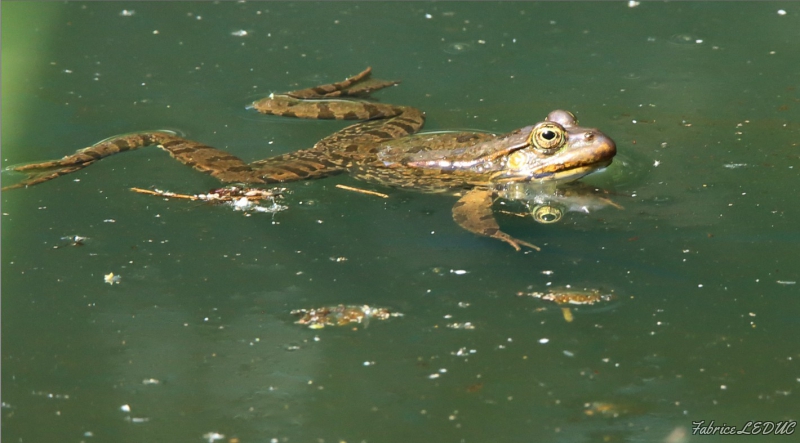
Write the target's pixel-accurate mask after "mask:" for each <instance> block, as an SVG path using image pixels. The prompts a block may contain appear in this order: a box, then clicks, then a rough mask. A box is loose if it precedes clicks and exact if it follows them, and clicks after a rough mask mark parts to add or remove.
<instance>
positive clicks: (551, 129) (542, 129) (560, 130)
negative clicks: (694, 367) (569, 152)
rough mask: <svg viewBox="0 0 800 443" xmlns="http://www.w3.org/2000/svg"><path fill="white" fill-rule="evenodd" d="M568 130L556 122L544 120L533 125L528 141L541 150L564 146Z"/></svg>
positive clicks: (551, 149) (547, 150)
mask: <svg viewBox="0 0 800 443" xmlns="http://www.w3.org/2000/svg"><path fill="white" fill-rule="evenodd" d="M566 140H567V132H566V131H565V130H564V127H563V126H561V125H559V124H558V123H556V122H542V123H539V124H538V125H536V126H534V127H533V131H531V135H530V138H529V139H528V142H529V143H530V144H531V145H532V146H533V147H534V148H536V149H538V150H540V151H546V152H549V151H553V150H555V149H558V148H560V147H562V146H564V142H566Z"/></svg>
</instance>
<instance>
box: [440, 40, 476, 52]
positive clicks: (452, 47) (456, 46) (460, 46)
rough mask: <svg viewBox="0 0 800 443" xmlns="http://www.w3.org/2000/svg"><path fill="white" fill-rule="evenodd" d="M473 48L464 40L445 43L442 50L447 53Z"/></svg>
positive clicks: (466, 50)
mask: <svg viewBox="0 0 800 443" xmlns="http://www.w3.org/2000/svg"><path fill="white" fill-rule="evenodd" d="M473 49H475V48H474V47H473V45H472V44H470V43H465V42H453V43H446V44H445V45H444V46H443V47H442V50H443V51H444V52H446V53H448V54H463V53H465V52H469V51H472V50H473Z"/></svg>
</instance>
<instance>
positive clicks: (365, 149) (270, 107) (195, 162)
mask: <svg viewBox="0 0 800 443" xmlns="http://www.w3.org/2000/svg"><path fill="white" fill-rule="evenodd" d="M370 74H371V69H370V68H367V69H366V70H364V71H363V72H361V73H359V74H357V75H355V76H353V77H350V78H348V79H346V80H344V81H342V82H338V83H332V84H328V85H321V86H317V87H313V88H308V89H301V90H298V91H292V92H287V93H285V94H275V95H271V96H270V97H267V98H265V99H262V100H259V101H257V102H255V103H254V104H253V105H254V107H255V109H256V110H258V111H259V112H261V113H264V114H274V115H283V116H289V117H296V118H313V119H337V120H367V121H366V122H363V123H358V124H355V125H351V126H348V127H347V128H345V129H343V130H342V131H340V132H337V133H336V134H333V135H331V136H329V137H326V138H324V139H322V140H320V141H319V142H318V143H317V144H316V145H315V146H314V148H312V149H306V150H301V151H297V152H293V153H290V154H283V155H279V156H276V157H273V158H269V159H264V160H259V161H255V162H252V163H250V164H247V163H245V162H244V161H242V160H241V159H239V158H238V157H236V156H234V155H232V154H230V153H228V152H225V151H222V150H219V149H216V148H213V147H210V146H206V145H204V144H202V143H198V142H195V141H191V140H186V139H183V138H181V137H177V136H174V135H172V134H169V133H164V132H150V133H141V134H128V135H123V136H119V137H114V138H111V139H108V140H105V141H103V142H100V143H98V144H96V145H94V146H90V147H88V148H85V149H81V150H80V151H78V152H76V153H75V154H73V155H69V156H66V157H64V158H62V159H60V160H53V161H47V162H41V163H34V164H30V165H24V166H19V167H16V168H13V169H14V170H16V171H19V172H25V173H27V174H28V178H26V179H25V180H23V181H21V182H19V183H16V184H14V185H11V186H7V187H5V188H3V190H7V189H14V188H21V187H27V186H33V185H36V184H39V183H43V182H45V181H49V180H52V179H54V178H57V177H60V176H62V175H65V174H69V173H71V172H75V171H78V170H80V169H83V168H84V167H86V166H89V165H90V164H92V163H94V162H95V161H97V160H99V159H101V158H103V157H107V156H109V155H113V154H117V153H120V152H124V151H129V150H133V149H138V148H142V147H145V146H152V145H158V146H159V147H160V148H162V149H164V150H166V151H167V152H169V154H170V155H171V156H172V157H173V158H175V159H176V160H178V161H180V162H181V163H183V164H186V165H189V166H192V167H193V168H195V169H197V170H199V171H202V172H205V173H208V174H210V175H212V176H213V177H215V178H217V179H219V180H220V181H222V182H227V183H233V182H237V183H238V182H240V183H275V182H285V181H293V180H302V179H308V178H318V177H323V176H326V175H331V174H336V173H339V172H342V171H344V170H345V168H346V167H347V166H348V165H350V164H352V163H353V162H354V161H358V160H360V159H362V158H363V157H364V156H365V155H367V154H369V153H372V152H374V147H375V145H376V144H377V143H379V142H381V141H384V140H388V139H392V138H399V137H404V136H406V135H409V134H411V133H413V132H416V131H418V130H419V129H420V128H421V127H422V125H423V123H424V121H425V118H424V115H423V114H422V112H421V111H419V110H417V109H414V108H411V107H407V106H395V105H387V104H380V103H368V102H364V101H356V100H352V99H351V100H346V99H336V98H337V97H352V96H365V95H368V94H369V93H370V92H373V91H376V90H379V89H382V88H385V87H388V86H392V85H395V84H397V83H398V82H395V81H383V80H374V79H370V78H369V76H370ZM332 98H333V99H332ZM343 145H346V146H348V148H350V149H347V150H344V149H342V146H343Z"/></svg>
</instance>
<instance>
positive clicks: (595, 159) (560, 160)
mask: <svg viewBox="0 0 800 443" xmlns="http://www.w3.org/2000/svg"><path fill="white" fill-rule="evenodd" d="M616 153H617V147H616V145H615V144H614V141H613V140H611V139H610V138H608V137H605V136H603V135H600V134H595V138H594V139H593V141H592V143H591V144H584V145H582V146H581V145H580V144H579V143H575V145H573V146H571V147H568V148H567V149H564V150H562V151H560V152H557V153H555V154H553V155H552V156H550V157H545V158H541V157H539V158H536V159H534V160H532V161H531V162H530V163H527V164H524V165H522V166H521V167H518V168H513V169H512V168H509V169H506V170H504V171H502V172H500V173H498V174H497V175H496V176H495V177H493V179H492V181H493V182H495V183H513V182H535V181H558V182H570V181H573V180H577V179H579V178H581V177H583V176H585V175H587V174H589V173H592V172H594V171H596V170H598V169H602V168H605V167H606V166H608V165H610V164H611V161H612V160H613V158H614V155H616Z"/></svg>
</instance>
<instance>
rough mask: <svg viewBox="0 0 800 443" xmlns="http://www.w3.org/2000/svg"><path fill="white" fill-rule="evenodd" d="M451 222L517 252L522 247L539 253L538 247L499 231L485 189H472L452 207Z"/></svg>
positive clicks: (489, 192)
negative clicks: (453, 221) (512, 248)
mask: <svg viewBox="0 0 800 443" xmlns="http://www.w3.org/2000/svg"><path fill="white" fill-rule="evenodd" d="M453 220H455V221H456V223H458V224H459V225H460V226H461V227H462V228H464V229H466V230H467V231H470V232H474V233H476V234H478V235H484V236H486V237H492V238H496V239H498V240H502V241H504V242H506V243H508V244H510V245H511V246H513V247H514V249H516V250H517V251H519V250H521V249H522V248H521V247H520V245H522V246H527V247H529V248H531V249H535V250H537V251H540V250H541V249H539V247H538V246H536V245H534V244H531V243H528V242H526V241H523V240H519V239H516V238H514V237H512V236H510V235H508V234H506V233H505V232H503V231H501V230H500V226H499V225H498V224H497V220H495V219H494V214H493V213H492V192H491V191H489V190H486V189H473V190H471V191H469V192H467V193H466V194H464V196H463V197H461V198H460V199H459V200H458V201H457V202H456V204H455V205H453Z"/></svg>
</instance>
